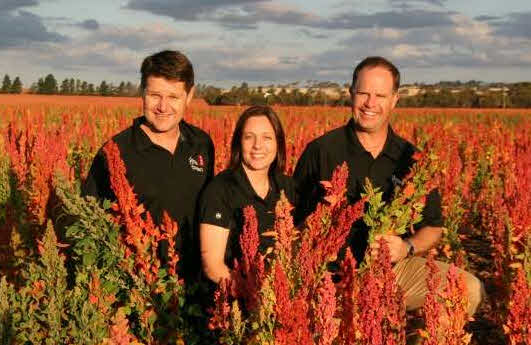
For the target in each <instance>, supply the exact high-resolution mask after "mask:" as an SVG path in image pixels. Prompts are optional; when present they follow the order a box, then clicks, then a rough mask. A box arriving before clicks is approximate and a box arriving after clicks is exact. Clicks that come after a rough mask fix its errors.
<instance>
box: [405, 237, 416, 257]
mask: <svg viewBox="0 0 531 345" xmlns="http://www.w3.org/2000/svg"><path fill="white" fill-rule="evenodd" d="M404 241H405V242H406V245H407V256H406V258H410V257H412V256H414V255H415V246H414V245H413V242H411V240H410V239H409V238H406V239H405V240H404Z"/></svg>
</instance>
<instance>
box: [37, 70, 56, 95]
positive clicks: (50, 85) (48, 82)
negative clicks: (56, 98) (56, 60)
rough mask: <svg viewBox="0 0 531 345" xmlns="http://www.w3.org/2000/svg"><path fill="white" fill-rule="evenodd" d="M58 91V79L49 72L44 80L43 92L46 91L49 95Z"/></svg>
mask: <svg viewBox="0 0 531 345" xmlns="http://www.w3.org/2000/svg"><path fill="white" fill-rule="evenodd" d="M58 91H59V90H58V87H57V80H56V79H55V77H54V76H53V74H48V75H47V76H46V77H45V78H44V82H43V85H42V89H41V93H44V94H47V95H52V94H56V93H57V92H58Z"/></svg>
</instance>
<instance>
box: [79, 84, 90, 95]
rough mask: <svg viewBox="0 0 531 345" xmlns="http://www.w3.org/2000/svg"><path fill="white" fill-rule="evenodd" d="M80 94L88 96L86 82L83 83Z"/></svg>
mask: <svg viewBox="0 0 531 345" xmlns="http://www.w3.org/2000/svg"><path fill="white" fill-rule="evenodd" d="M78 92H79V93H80V94H82V95H86V94H87V93H88V83H87V82H86V81H83V82H82V83H81V88H80V89H79V91H78Z"/></svg>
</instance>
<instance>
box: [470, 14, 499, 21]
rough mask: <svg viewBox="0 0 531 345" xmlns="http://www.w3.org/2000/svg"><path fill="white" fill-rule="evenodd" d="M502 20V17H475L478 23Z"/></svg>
mask: <svg viewBox="0 0 531 345" xmlns="http://www.w3.org/2000/svg"><path fill="white" fill-rule="evenodd" d="M499 19H501V17H498V16H485V15H483V16H477V17H474V20H477V21H480V22H488V21H492V20H499Z"/></svg>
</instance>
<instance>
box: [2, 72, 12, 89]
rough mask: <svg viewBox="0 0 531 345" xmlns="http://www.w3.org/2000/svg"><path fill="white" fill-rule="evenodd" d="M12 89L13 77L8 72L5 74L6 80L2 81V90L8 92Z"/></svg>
mask: <svg viewBox="0 0 531 345" xmlns="http://www.w3.org/2000/svg"><path fill="white" fill-rule="evenodd" d="M10 90H11V78H9V76H8V75H7V74H6V75H5V76H4V80H3V81H2V89H0V91H1V92H2V93H8V92H9V91H10Z"/></svg>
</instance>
